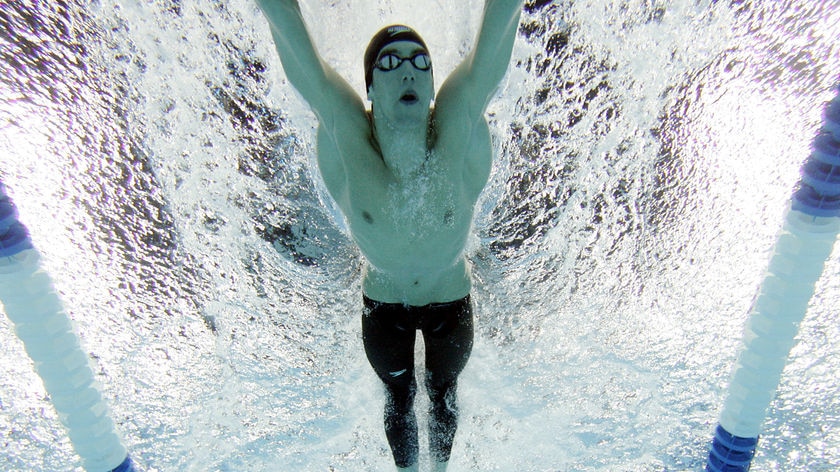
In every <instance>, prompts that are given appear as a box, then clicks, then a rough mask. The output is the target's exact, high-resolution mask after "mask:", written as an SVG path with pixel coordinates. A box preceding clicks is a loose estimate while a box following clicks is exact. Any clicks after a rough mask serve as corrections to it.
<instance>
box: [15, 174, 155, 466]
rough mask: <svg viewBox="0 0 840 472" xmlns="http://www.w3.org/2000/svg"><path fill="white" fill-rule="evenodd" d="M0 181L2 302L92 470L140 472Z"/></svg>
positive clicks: (48, 278)
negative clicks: (117, 431)
mask: <svg viewBox="0 0 840 472" xmlns="http://www.w3.org/2000/svg"><path fill="white" fill-rule="evenodd" d="M40 259H41V255H40V254H39V253H38V251H37V250H36V249H35V247H34V246H33V244H32V241H31V239H30V238H29V232H28V230H27V229H26V227H25V226H24V225H23V224H22V223H21V222H20V221H19V220H18V213H17V209H16V208H15V205H14V203H13V202H12V200H11V199H10V198H9V196H8V194H7V193H6V187H5V185H3V182H0V301H2V303H3V306H4V308H5V311H6V315H7V316H8V317H9V319H10V320H11V321H12V324H13V325H14V328H15V332H16V333H17V335H18V337H19V338H20V339H21V341H23V345H24V348H25V349H26V352H27V354H28V355H29V357H30V358H31V359H32V361H33V363H34V365H35V370H36V372H37V373H38V375H39V376H40V377H41V380H42V381H43V382H44V388H45V389H46V390H47V392H48V393H49V395H50V398H51V399H52V403H53V406H54V407H55V409H56V411H57V412H58V417H59V419H60V420H61V423H62V424H63V425H64V426H65V428H66V429H67V432H68V436H69V437H70V442H71V443H72V444H73V448H74V449H75V450H76V452H77V453H78V454H79V456H80V457H81V458H82V462H83V464H84V467H85V469H86V470H87V471H89V472H138V469H137V467H136V466H135V465H134V463H133V462H132V460H131V458H130V457H129V456H128V454H127V452H126V449H125V447H123V445H122V443H121V441H120V438H119V437H118V435H117V433H116V431H115V427H114V423H113V421H112V420H111V418H110V416H109V413H108V407H107V405H106V403H105V401H104V400H103V399H102V395H101V394H100V392H99V390H98V389H97V388H96V384H95V382H94V377H93V370H92V369H91V367H90V359H89V358H88V356H87V354H86V353H85V351H84V350H82V348H81V347H80V345H79V338H78V336H77V335H76V333H75V331H74V330H73V327H72V325H71V323H70V319H69V318H68V317H67V314H66V313H65V311H64V305H63V303H62V302H61V299H60V298H59V296H58V294H57V293H56V291H55V288H54V287H53V283H52V279H51V278H50V276H49V274H47V273H46V272H45V271H44V270H43V269H42V268H41V265H40Z"/></svg>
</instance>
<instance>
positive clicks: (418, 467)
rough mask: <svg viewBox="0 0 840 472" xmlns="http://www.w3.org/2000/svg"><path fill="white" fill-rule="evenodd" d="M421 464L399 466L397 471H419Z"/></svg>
mask: <svg viewBox="0 0 840 472" xmlns="http://www.w3.org/2000/svg"><path fill="white" fill-rule="evenodd" d="M419 471H420V466H419V465H418V464H414V465H410V466H408V467H397V472H419Z"/></svg>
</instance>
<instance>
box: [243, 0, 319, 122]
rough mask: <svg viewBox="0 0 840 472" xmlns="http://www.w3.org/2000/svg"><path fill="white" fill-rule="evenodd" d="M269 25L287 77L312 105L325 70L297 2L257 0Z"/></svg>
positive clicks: (293, 0) (290, 0)
mask: <svg viewBox="0 0 840 472" xmlns="http://www.w3.org/2000/svg"><path fill="white" fill-rule="evenodd" d="M257 3H258V4H259V6H260V8H261V9H262V11H263V14H264V15H265V17H266V19H267V20H268V23H269V26H270V27H271V35H272V37H273V38H274V44H275V47H276V48H277V53H278V54H279V56H280V62H281V63H282V64H283V70H284V71H285V73H286V77H287V78H288V79H289V82H291V84H292V86H294V87H295V88H296V89H297V90H298V92H300V93H301V95H303V97H304V98H305V99H306V100H307V101H308V102H310V105H313V106H315V105H316V104H315V103H312V100H316V99H317V93H315V91H316V90H318V88H323V87H324V86H325V82H326V80H327V79H326V75H327V71H326V68H325V66H324V64H323V63H322V61H321V58H320V56H319V55H318V52H317V51H316V49H315V45H314V44H313V42H312V38H311V37H310V36H309V32H308V31H307V29H306V24H305V22H304V20H303V14H302V13H301V11H300V5H299V4H298V2H297V0H257Z"/></svg>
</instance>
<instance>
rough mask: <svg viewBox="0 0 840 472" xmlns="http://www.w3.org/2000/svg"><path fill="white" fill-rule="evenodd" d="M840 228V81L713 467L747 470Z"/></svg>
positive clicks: (754, 320)
mask: <svg viewBox="0 0 840 472" xmlns="http://www.w3.org/2000/svg"><path fill="white" fill-rule="evenodd" d="M838 230H840V87H838V94H837V95H836V96H835V97H834V99H833V100H832V101H831V102H830V103H829V104H828V106H826V108H825V112H824V114H823V125H822V128H821V129H820V133H819V134H818V135H817V137H816V138H814V140H813V144H812V153H811V155H810V156H809V157H808V159H807V160H806V161H805V163H804V164H803V165H802V169H801V177H800V181H799V184H798V185H797V187H796V189H795V191H794V193H793V197H792V199H791V205H790V208H789V210H788V211H787V214H786V215H785V222H784V226H783V227H782V231H781V232H780V233H779V235H778V237H777V240H776V245H775V248H774V251H773V255H772V257H771V259H770V264H769V266H768V269H767V274H766V275H765V278H764V281H763V282H762V284H761V288H760V290H759V293H758V297H757V298H756V300H755V302H754V303H753V307H752V309H751V313H750V317H749V320H748V321H747V325H746V328H745V330H744V337H743V346H742V349H741V352H740V354H739V357H738V361H737V363H736V364H735V369H734V371H733V374H732V380H731V382H730V385H729V391H728V393H727V398H726V402H725V403H724V408H723V411H722V413H721V416H720V422H719V424H718V427H717V429H716V431H715V435H714V439H713V440H712V446H711V450H710V451H709V457H708V460H707V462H706V471H708V472H746V471H748V470H749V469H750V466H751V464H752V459H753V456H754V455H755V451H756V447H757V444H758V437H759V433H760V431H761V424H762V423H763V422H764V419H765V416H766V414H767V409H768V408H769V406H770V402H771V401H772V400H773V396H774V395H775V393H776V389H777V388H778V386H779V381H780V379H781V375H782V370H783V369H784V367H785V364H786V362H787V358H788V356H789V355H790V350H791V348H792V347H793V344H794V337H795V336H796V334H797V332H798V330H799V324H800V323H801V322H802V319H803V318H804V317H805V313H806V311H807V309H808V303H809V302H810V300H811V297H812V296H813V295H814V286H815V285H816V283H817V281H818V280H819V278H820V276H821V275H822V272H823V269H824V267H825V261H826V260H828V258H829V256H830V255H831V251H832V249H833V247H834V242H835V240H836V239H837V233H838Z"/></svg>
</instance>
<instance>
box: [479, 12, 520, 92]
mask: <svg viewBox="0 0 840 472" xmlns="http://www.w3.org/2000/svg"><path fill="white" fill-rule="evenodd" d="M523 3H524V0H486V2H485V4H484V15H483V18H482V20H481V29H480V30H479V34H478V38H477V40H476V46H475V50H474V51H473V61H474V67H475V68H476V69H477V70H480V71H481V72H482V73H489V74H492V75H493V76H494V77H495V78H496V80H497V81H498V80H501V78H502V76H504V74H505V71H506V70H507V65H508V62H510V57H511V53H512V51H513V43H514V40H515V39H516V31H517V29H518V28H519V18H520V16H521V14H522V5H523Z"/></svg>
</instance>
